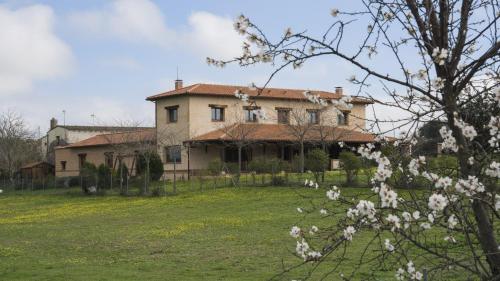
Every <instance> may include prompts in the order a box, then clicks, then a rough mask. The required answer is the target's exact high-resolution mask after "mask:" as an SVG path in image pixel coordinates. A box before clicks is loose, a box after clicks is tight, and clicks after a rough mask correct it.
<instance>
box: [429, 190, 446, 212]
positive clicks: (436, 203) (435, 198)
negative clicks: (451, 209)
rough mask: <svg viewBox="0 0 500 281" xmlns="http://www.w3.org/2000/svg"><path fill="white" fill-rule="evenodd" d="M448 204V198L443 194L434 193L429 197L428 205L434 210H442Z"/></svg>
mask: <svg viewBox="0 0 500 281" xmlns="http://www.w3.org/2000/svg"><path fill="white" fill-rule="evenodd" d="M446 205H448V199H447V198H446V197H444V196H443V195H441V194H438V193H434V194H432V195H431V196H430V197H429V203H428V207H429V209H431V210H433V211H442V210H443V209H444V208H445V207H446Z"/></svg>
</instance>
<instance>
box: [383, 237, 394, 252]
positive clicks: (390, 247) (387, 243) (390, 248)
mask: <svg viewBox="0 0 500 281" xmlns="http://www.w3.org/2000/svg"><path fill="white" fill-rule="evenodd" d="M384 245H385V248H386V250H387V251H389V252H393V251H394V245H392V244H391V241H390V240H389V239H385V242H384Z"/></svg>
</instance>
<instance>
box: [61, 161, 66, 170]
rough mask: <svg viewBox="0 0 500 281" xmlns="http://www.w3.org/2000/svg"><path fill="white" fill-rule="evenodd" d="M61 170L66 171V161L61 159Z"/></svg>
mask: <svg viewBox="0 0 500 281" xmlns="http://www.w3.org/2000/svg"><path fill="white" fill-rule="evenodd" d="M61 171H66V161H61Z"/></svg>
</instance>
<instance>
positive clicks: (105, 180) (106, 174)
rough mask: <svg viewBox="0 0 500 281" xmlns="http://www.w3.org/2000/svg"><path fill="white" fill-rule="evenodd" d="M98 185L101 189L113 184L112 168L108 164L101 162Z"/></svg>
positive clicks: (98, 168)
mask: <svg viewBox="0 0 500 281" xmlns="http://www.w3.org/2000/svg"><path fill="white" fill-rule="evenodd" d="M97 178H98V182H97V186H98V188H99V189H102V188H105V187H110V186H111V168H110V167H108V165H105V164H101V165H99V167H97Z"/></svg>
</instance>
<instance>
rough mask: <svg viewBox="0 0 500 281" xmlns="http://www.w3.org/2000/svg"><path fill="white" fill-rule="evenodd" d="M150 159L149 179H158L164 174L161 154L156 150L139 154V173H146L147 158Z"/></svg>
mask: <svg viewBox="0 0 500 281" xmlns="http://www.w3.org/2000/svg"><path fill="white" fill-rule="evenodd" d="M148 159H149V179H150V180H153V181H157V180H159V179H160V178H161V176H162V175H163V172H164V171H163V163H162V162H161V158H160V155H158V153H157V152H156V151H147V152H145V153H142V154H140V155H139V157H138V159H137V166H136V168H137V174H138V175H144V174H145V173H146V169H147V160H148Z"/></svg>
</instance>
